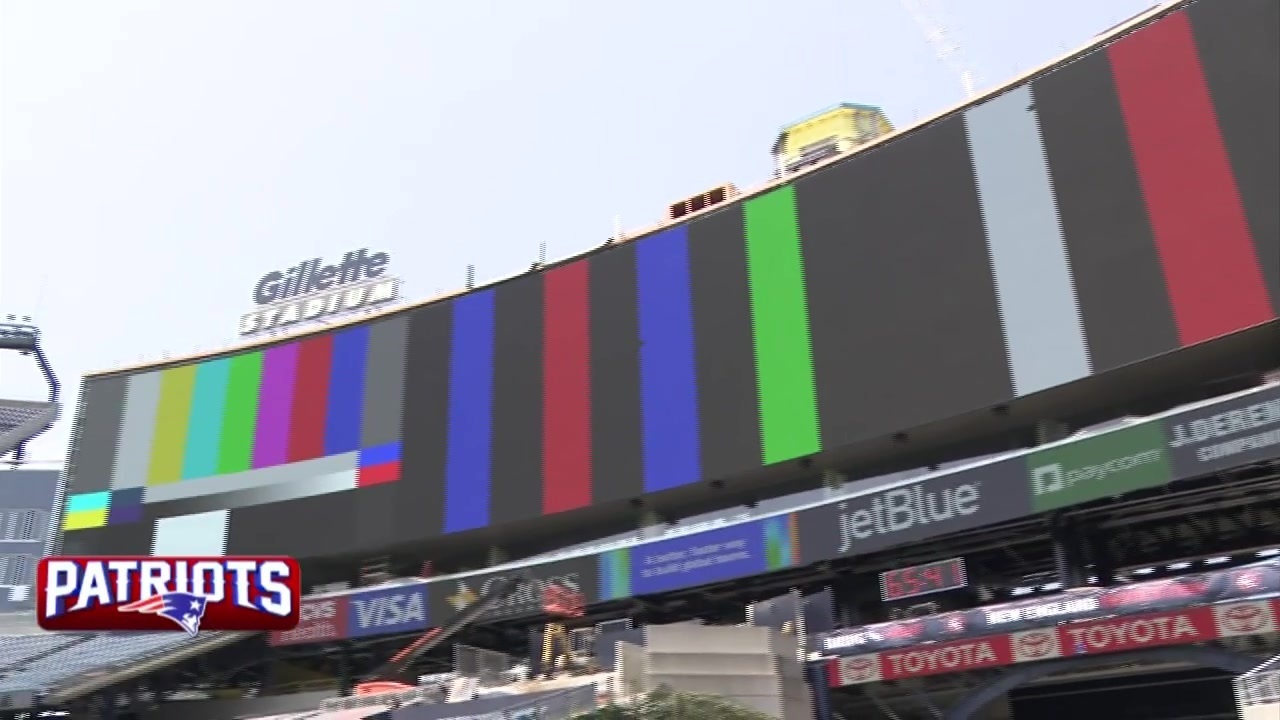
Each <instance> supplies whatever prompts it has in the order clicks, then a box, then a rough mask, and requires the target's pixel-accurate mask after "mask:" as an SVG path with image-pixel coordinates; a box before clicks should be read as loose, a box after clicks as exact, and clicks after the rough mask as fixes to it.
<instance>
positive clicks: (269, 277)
mask: <svg viewBox="0 0 1280 720" xmlns="http://www.w3.org/2000/svg"><path fill="white" fill-rule="evenodd" d="M390 261H391V257H390V256H389V255H388V254H387V253H385V252H375V253H370V252H369V249H368V248H360V249H359V250H352V251H350V252H348V253H346V254H345V255H343V256H342V260H341V261H340V262H338V263H337V264H334V265H326V264H325V263H324V261H323V260H321V259H320V258H312V259H310V260H304V261H302V262H300V263H298V264H297V265H294V266H293V267H290V268H287V269H285V270H276V271H272V272H269V273H267V274H266V275H263V276H262V277H261V278H259V279H258V282H257V284H255V285H254V288H253V302H254V303H255V304H256V305H258V309H256V310H254V311H253V312H249V313H245V314H244V315H242V316H241V317H240V334H241V335H254V334H257V333H260V332H265V331H267V330H276V329H281V328H284V327H286V326H289V325H294V324H297V323H301V322H308V321H312V320H319V319H321V318H330V317H333V316H336V315H342V314H345V313H349V312H352V311H355V310H360V309H363V308H368V307H372V306H375V305H381V304H383V303H387V302H390V301H392V300H395V299H396V298H398V297H399V295H400V280H399V279H398V278H394V277H388V276H387V275H386V270H387V265H388V263H390Z"/></svg>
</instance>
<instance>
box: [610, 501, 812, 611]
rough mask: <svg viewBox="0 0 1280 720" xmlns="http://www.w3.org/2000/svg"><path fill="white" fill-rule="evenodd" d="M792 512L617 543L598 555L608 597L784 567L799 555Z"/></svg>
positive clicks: (720, 579) (655, 590) (753, 573)
mask: <svg viewBox="0 0 1280 720" xmlns="http://www.w3.org/2000/svg"><path fill="white" fill-rule="evenodd" d="M794 537H795V532H794V516H792V515H781V516H777V517H771V518H764V519H763V520H757V521H756V522H750V523H743V524H741V525H729V526H726V527H722V528H717V529H715V530H708V531H705V532H700V533H696V534H693V535H685V536H682V537H676V538H671V539H669V540H659V541H657V542H651V543H646V544H644V545H637V546H634V547H630V548H619V549H617V550H611V551H609V552H605V553H602V554H601V555H600V565H601V567H600V585H601V589H602V592H601V595H602V596H603V597H602V599H604V600H612V599H615V598H621V597H628V596H631V595H650V594H653V593H661V592H667V591H668V590H675V589H678V588H686V587H694V586H696V585H705V584H707V583H714V582H721V581H723V580H732V579H734V578H739V577H745V576H747V575H756V574H758V573H762V572H770V571H773V570H781V569H783V568H787V567H791V566H792V565H795V564H796V563H797V562H798V561H799V548H798V547H797V546H796V543H795V541H794Z"/></svg>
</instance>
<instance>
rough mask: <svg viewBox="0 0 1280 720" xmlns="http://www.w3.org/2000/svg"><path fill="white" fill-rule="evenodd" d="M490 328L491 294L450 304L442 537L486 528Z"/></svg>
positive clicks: (490, 407)
mask: <svg viewBox="0 0 1280 720" xmlns="http://www.w3.org/2000/svg"><path fill="white" fill-rule="evenodd" d="M493 327H494V303H493V292H492V291H485V292H480V293H475V294H472V295H464V296H462V297H459V298H458V299H456V300H454V301H453V342H452V344H451V346H450V356H449V440H448V447H447V450H446V458H445V502H444V530H445V532H459V531H462V530H470V529H473V528H480V527H484V526H486V525H488V524H489V494H490V468H491V464H492V463H491V459H490V452H489V451H490V449H491V447H492V434H493V417H492V411H493ZM531 510H532V509H531Z"/></svg>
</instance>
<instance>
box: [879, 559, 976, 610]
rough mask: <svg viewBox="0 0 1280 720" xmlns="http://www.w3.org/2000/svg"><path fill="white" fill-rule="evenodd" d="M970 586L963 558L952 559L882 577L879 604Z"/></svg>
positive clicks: (895, 571)
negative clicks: (880, 602)
mask: <svg viewBox="0 0 1280 720" xmlns="http://www.w3.org/2000/svg"><path fill="white" fill-rule="evenodd" d="M968 586H969V573H968V572H967V571H966V570H965V566H964V558H952V559H951V560H940V561H938V562H932V563H928V564H927V565H912V566H911V567H905V568H898V569H896V570H886V571H884V572H882V573H880V600H881V601H882V602H887V603H888V602H897V601H898V600H905V599H907V598H913V597H920V596H921V595H932V594H933V593H941V592H948V591H951V590H961V589H964V588H966V587H968Z"/></svg>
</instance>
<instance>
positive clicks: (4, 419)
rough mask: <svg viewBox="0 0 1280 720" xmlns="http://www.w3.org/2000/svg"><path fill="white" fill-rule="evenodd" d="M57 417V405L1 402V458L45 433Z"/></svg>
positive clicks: (29, 401)
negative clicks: (35, 436)
mask: <svg viewBox="0 0 1280 720" xmlns="http://www.w3.org/2000/svg"><path fill="white" fill-rule="evenodd" d="M57 417H58V405H57V403H51V402H37V401H31V400H0V457H3V456H4V455H6V454H7V453H8V452H9V451H11V450H13V449H14V448H16V447H17V446H18V445H19V444H21V443H23V442H26V441H27V440H29V439H31V437H32V436H34V435H37V434H39V433H41V432H43V431H44V430H45V429H46V428H48V427H49V426H50V425H52V424H53V421H54V420H55V419H56V418H57Z"/></svg>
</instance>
